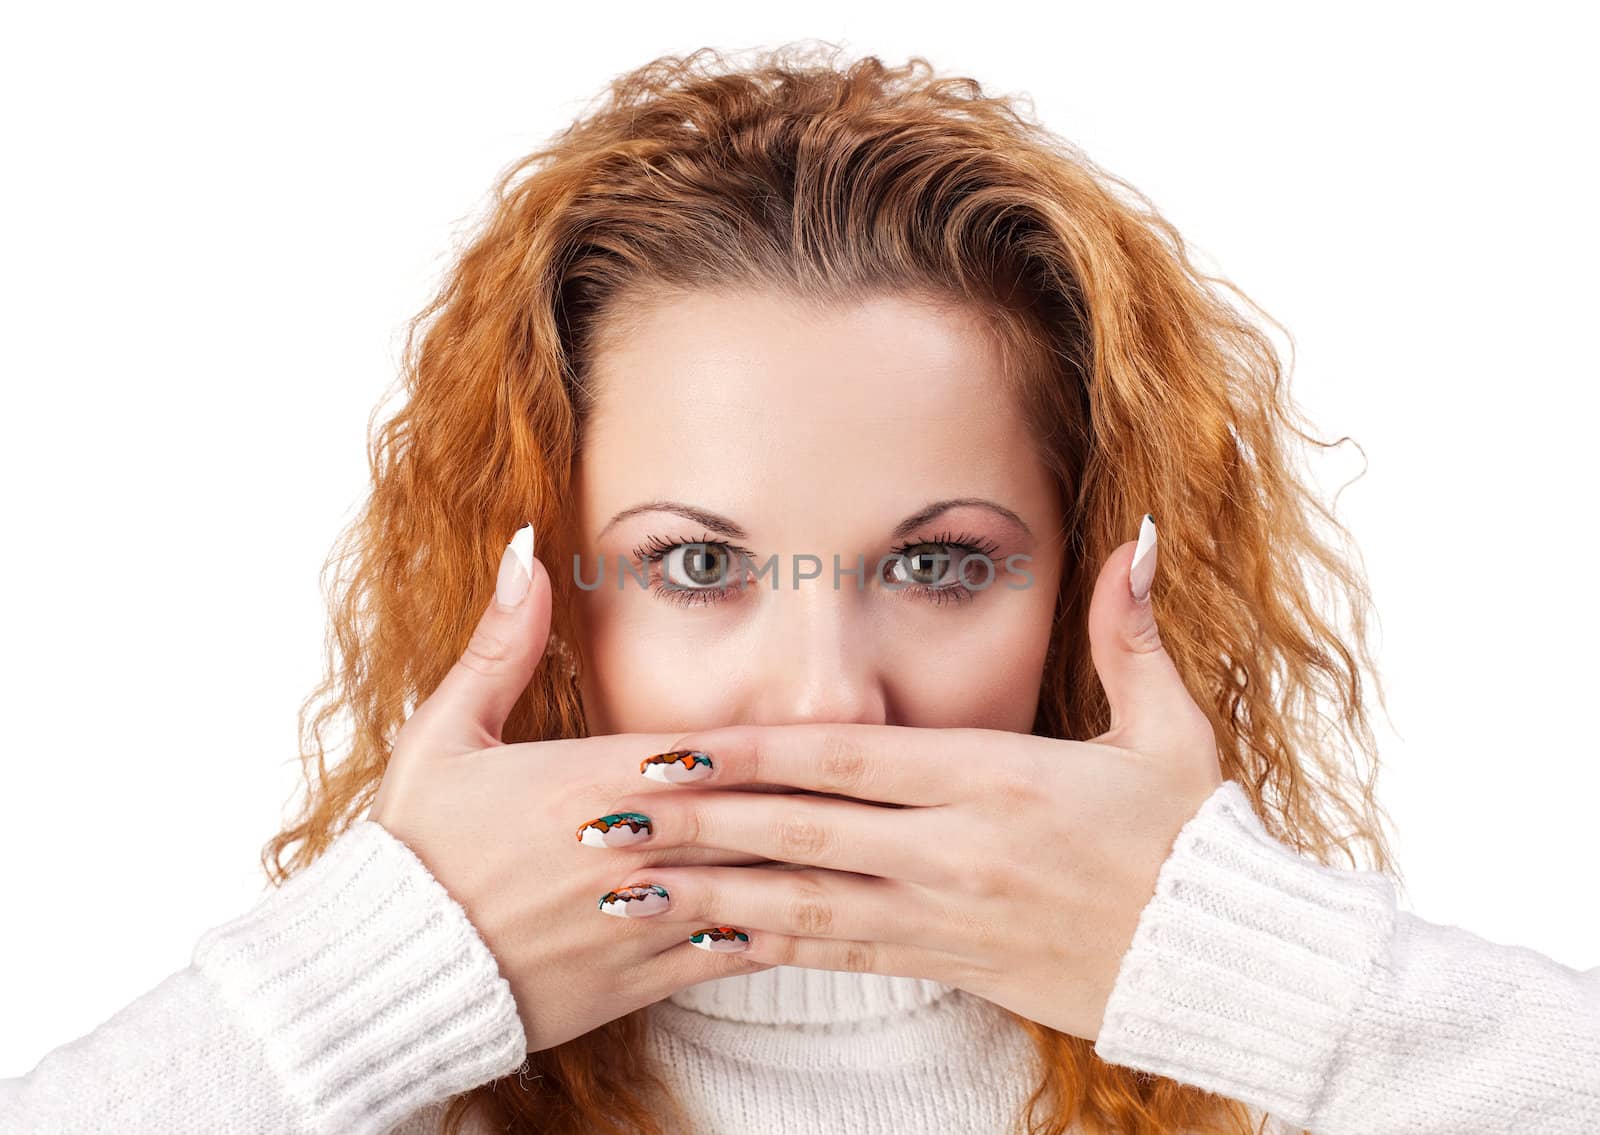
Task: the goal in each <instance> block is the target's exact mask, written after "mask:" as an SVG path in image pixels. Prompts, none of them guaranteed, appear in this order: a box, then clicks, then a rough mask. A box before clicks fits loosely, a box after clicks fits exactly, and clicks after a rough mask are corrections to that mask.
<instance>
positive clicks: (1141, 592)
mask: <svg viewBox="0 0 1600 1135" xmlns="http://www.w3.org/2000/svg"><path fill="white" fill-rule="evenodd" d="M1155 577H1156V522H1155V519H1154V518H1153V517H1152V516H1151V515H1150V514H1149V513H1148V512H1147V513H1145V514H1144V520H1143V521H1142V522H1141V523H1140V525H1139V545H1138V547H1136V548H1134V550H1133V564H1132V566H1131V567H1130V568H1129V569H1128V589H1129V590H1130V591H1132V592H1133V598H1134V600H1135V601H1136V602H1139V603H1143V602H1144V601H1145V600H1146V599H1147V598H1149V596H1150V584H1151V582H1152V581H1153V580H1154V579H1155Z"/></svg>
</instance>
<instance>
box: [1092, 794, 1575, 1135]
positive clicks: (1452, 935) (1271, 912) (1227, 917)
mask: <svg viewBox="0 0 1600 1135" xmlns="http://www.w3.org/2000/svg"><path fill="white" fill-rule="evenodd" d="M1095 1052H1096V1053H1097V1054H1098V1055H1099V1056H1100V1057H1101V1058H1102V1059H1105V1060H1107V1061H1110V1062H1112V1063H1115V1064H1121V1065H1125V1066H1128V1067H1132V1068H1136V1069H1140V1070H1142V1071H1147V1072H1152V1073H1155V1074H1158V1075H1162V1076H1168V1077H1171V1078H1172V1079H1175V1080H1180V1081H1182V1082H1184V1083H1188V1084H1194V1085H1197V1086H1199V1087H1202V1088H1205V1089H1207V1090H1210V1091H1214V1092H1217V1093H1219V1094H1222V1095H1225V1096H1228V1097H1230V1098H1232V1099H1237V1100H1241V1101H1243V1102H1246V1103H1249V1104H1253V1105H1256V1106H1258V1107H1260V1108H1262V1109H1264V1110H1266V1111H1268V1112H1270V1113H1271V1114H1273V1115H1274V1116H1277V1117H1278V1118H1280V1119H1282V1120H1284V1121H1286V1122H1288V1123H1291V1124H1295V1125H1299V1126H1304V1127H1305V1128H1307V1129H1309V1130H1311V1131H1313V1132H1316V1133H1317V1135H1358V1133H1366V1132H1371V1133H1374V1135H1378V1133H1382V1135H1395V1133H1416V1135H1423V1133H1434V1132H1438V1133H1439V1135H1444V1133H1447V1132H1448V1133H1451V1135H1468V1133H1472V1132H1512V1131H1516V1132H1522V1131H1537V1132H1539V1133H1540V1135H1567V1133H1572V1135H1579V1133H1584V1135H1590V1133H1593V1132H1595V1131H1600V967H1596V968H1593V969H1589V970H1587V971H1576V970H1572V969H1569V968H1567V967H1565V966H1562V965H1560V964H1558V963H1557V962H1555V961H1553V960H1552V959H1550V958H1547V957H1545V956H1543V955H1542V954H1538V953H1536V952H1534V951H1533V950H1529V949H1526V948H1524V947H1520V946H1503V945H1498V944H1495V943H1492V942H1489V941H1486V940H1485V939H1483V938H1480V937H1478V936H1476V935H1474V934H1471V933H1469V932H1468V931H1466V930H1463V929H1461V928H1459V927H1455V926H1443V925H1435V924H1432V923H1429V922H1425V921H1423V920H1422V919H1420V918H1418V917H1416V916H1415V915H1413V914H1411V913H1409V912H1407V911H1402V910H1399V909H1397V907H1396V903H1395V891H1394V886H1393V883H1392V882H1391V881H1390V880H1389V879H1388V878H1387V877H1386V876H1384V875H1381V874H1379V873H1377V872H1371V871H1351V870H1343V869H1339V868H1334V867H1329V866H1326V865H1324V864H1321V863H1317V862H1315V861H1313V860H1310V859H1307V858H1304V857H1302V856H1300V855H1297V854H1295V853H1294V852H1293V851H1292V850H1291V849H1289V848H1287V847H1285V846H1284V845H1283V844H1281V843H1279V842H1277V841H1276V840H1274V839H1273V838H1272V837H1271V835H1270V834H1269V833H1268V832H1267V831H1266V829H1265V828H1264V827H1263V826H1262V824H1261V822H1260V820H1259V818H1258V817H1257V816H1256V814H1255V812H1254V810H1253V809H1252V807H1251V804H1250V800H1249V797H1248V796H1246V794H1245V792H1244V790H1243V788H1241V787H1240V786H1239V785H1238V784H1237V783H1235V782H1233V781H1225V782H1223V784H1222V785H1220V786H1219V787H1218V789H1217V790H1216V791H1215V792H1214V793H1213V794H1212V795H1211V796H1210V797H1209V798H1208V799H1207V800H1206V802H1205V804H1204V805H1203V806H1202V807H1201V808H1200V809H1199V811H1198V812H1197V813H1196V814H1195V816H1193V817H1192V818H1191V819H1190V821H1189V822H1188V823H1187V824H1186V825H1185V826H1184V828H1183V829H1182V830H1181V831H1180V832H1179V834H1178V836H1177V838H1176V840H1175V841H1174V844H1173V847H1172V849H1171V851H1170V853H1169V855H1168V858H1167V860H1166V861H1165V862H1164V863H1163V864H1162V867H1161V871H1160V873H1159V876H1158V878H1157V881H1156V886H1155V894H1154V896H1153V897H1152V898H1151V900H1150V902H1149V903H1148V904H1147V905H1146V907H1145V909H1144V910H1143V912H1142V913H1141V915H1140V919H1139V922H1138V925H1137V928H1136V930H1135V932H1134V937H1133V941H1132V943H1131V945H1130V948H1129V950H1128V952H1127V953H1126V954H1125V955H1124V957H1123V960H1122V966H1121V969H1120V970H1119V971H1118V974H1117V978H1116V983H1115V985H1114V986H1113V988H1112V991H1111V995H1110V998H1109V1000H1108V1002H1107V1004H1106V1011H1105V1018H1104V1022H1103V1024H1102V1027H1101V1031H1100V1035H1099V1037H1098V1038H1097V1040H1096V1042H1095Z"/></svg>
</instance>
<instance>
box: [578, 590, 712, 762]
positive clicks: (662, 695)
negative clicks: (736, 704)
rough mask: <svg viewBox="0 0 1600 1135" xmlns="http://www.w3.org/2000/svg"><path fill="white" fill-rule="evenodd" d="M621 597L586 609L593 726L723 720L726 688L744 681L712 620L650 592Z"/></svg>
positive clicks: (668, 728) (608, 728) (673, 727)
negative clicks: (722, 646)
mask: <svg viewBox="0 0 1600 1135" xmlns="http://www.w3.org/2000/svg"><path fill="white" fill-rule="evenodd" d="M630 586H632V585H631V584H630ZM626 598H627V600H629V602H626V603H616V604H596V605H594V606H592V607H591V608H590V609H589V611H588V612H587V613H586V615H585V624H584V625H585V633H586V636H587V641H588V646H589V659H590V664H589V668H588V670H586V672H585V674H584V681H583V695H584V709H585V716H586V717H587V718H588V724H589V729H590V732H592V733H596V734H600V733H672V732H684V731H687V730H690V729H701V728H710V727H712V726H715V725H722V724H727V722H726V720H724V719H725V718H726V716H727V710H728V705H729V696H730V692H731V691H733V690H735V689H737V688H738V685H739V683H740V682H741V681H742V679H741V677H740V673H739V668H738V667H730V666H729V665H728V664H727V660H726V655H727V651H726V650H721V649H719V648H718V636H717V635H716V634H715V633H714V627H715V624H716V620H715V618H714V617H713V618H710V619H696V618H695V617H694V616H693V614H690V615H689V616H687V617H686V616H685V614H684V613H683V612H680V611H678V610H677V609H676V608H674V607H671V606H670V605H668V604H666V603H663V602H661V601H659V600H656V599H653V598H647V597H644V596H635V595H628V596H627V597H626Z"/></svg>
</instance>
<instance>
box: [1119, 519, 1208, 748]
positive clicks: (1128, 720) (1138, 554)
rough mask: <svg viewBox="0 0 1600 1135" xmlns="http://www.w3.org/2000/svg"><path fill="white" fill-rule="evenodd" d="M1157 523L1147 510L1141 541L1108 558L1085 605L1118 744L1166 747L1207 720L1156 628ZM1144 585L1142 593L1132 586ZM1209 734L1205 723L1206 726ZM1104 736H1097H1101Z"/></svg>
mask: <svg viewBox="0 0 1600 1135" xmlns="http://www.w3.org/2000/svg"><path fill="white" fill-rule="evenodd" d="M1156 546H1157V540H1156V527H1155V521H1154V519H1153V518H1152V517H1151V516H1150V515H1149V514H1148V513H1146V514H1145V517H1144V520H1143V522H1142V523H1141V524H1140V526H1139V539H1138V540H1137V541H1129V542H1128V543H1126V544H1123V545H1121V546H1120V547H1118V548H1117V549H1116V551H1114V552H1113V553H1112V554H1111V556H1110V557H1109V558H1108V559H1107V560H1106V563H1105V565H1104V566H1103V567H1102V568H1101V569H1100V575H1099V578H1098V579H1097V580H1096V581H1095V588H1094V595H1093V597H1092V598H1091V600H1090V603H1089V649H1090V654H1091V656H1092V658H1093V660H1094V668H1095V672H1096V674H1097V675H1098V676H1099V678H1100V685H1101V686H1102V687H1103V688H1104V689H1105V692H1106V701H1107V703H1108V705H1109V706H1110V710H1111V728H1110V729H1109V730H1108V731H1107V734H1110V733H1115V734H1116V736H1117V740H1118V741H1119V743H1124V744H1127V745H1128V746H1129V747H1131V748H1138V749H1141V750H1143V749H1146V748H1148V749H1150V750H1152V751H1164V750H1165V749H1166V748H1168V747H1171V746H1176V745H1177V744H1178V743H1179V742H1181V741H1183V740H1184V739H1185V738H1187V737H1188V735H1189V732H1190V731H1191V730H1192V729H1194V728H1195V727H1196V725H1197V724H1198V723H1205V722H1207V718H1206V717H1205V714H1204V712H1203V711H1202V710H1201V709H1200V707H1199V706H1198V705H1196V704H1195V701H1194V698H1193V697H1192V696H1191V695H1190V693H1189V689H1188V687H1187V686H1185V685H1184V682H1183V677H1182V675H1181V674H1179V672H1178V668H1177V666H1176V665H1175V664H1174V663H1173V661H1172V658H1171V656H1170V655H1168V654H1167V650H1166V647H1165V646H1164V645H1163V644H1162V641H1161V632H1160V629H1159V628H1158V627H1157V625H1156V617H1155V607H1154V605H1153V604H1152V603H1151V601H1150V594H1149V590H1148V589H1149V587H1150V584H1151V582H1152V581H1153V579H1154V575H1155V565H1156ZM1136 587H1139V588H1140V589H1142V590H1144V592H1145V596H1144V598H1143V599H1142V600H1141V599H1138V598H1135V596H1134V589H1135V588H1136ZM1205 727H1206V729H1207V731H1208V732H1209V729H1210V726H1209V723H1207V724H1206V726H1205ZM1107 734H1102V736H1105V735H1107Z"/></svg>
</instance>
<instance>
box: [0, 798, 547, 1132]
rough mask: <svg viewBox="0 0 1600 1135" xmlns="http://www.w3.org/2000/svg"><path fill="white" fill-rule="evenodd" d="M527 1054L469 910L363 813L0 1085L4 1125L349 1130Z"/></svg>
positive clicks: (369, 1126)
mask: <svg viewBox="0 0 1600 1135" xmlns="http://www.w3.org/2000/svg"><path fill="white" fill-rule="evenodd" d="M525 1054H526V1042H525V1038H524V1035H523V1031H522V1022H521V1019H520V1018H519V1017H518V1016H517V1008H516V1004H515V1002H514V1000H513V999H512V996H511V988H510V986H509V984H507V982H506V981H505V980H504V979H503V978H502V977H501V976H500V974H499V970H498V967H497V966H496V964H495V960H494V957H493V955H491V954H490V952H489V950H488V947H487V946H485V945H484V942H483V940H482V938H480V937H479V936H478V933H477V931H476V930H475V929H474V928H473V926H472V924H471V923H470V922H469V921H468V920H467V916H466V912H465V911H464V910H463V909H462V908H461V906H460V905H459V904H458V903H456V902H455V901H454V900H453V899H451V898H450V896H449V895H448V894H447V893H446V892H445V890H444V888H443V887H442V886H440V884H439V883H438V881H437V880H435V879H434V878H433V876H432V875H431V874H429V873H428V870H427V868H426V867H425V866H424V865H423V864H422V862H421V860H419V859H418V858H417V857H416V856H415V855H414V854H413V853H412V852H411V851H410V849H409V848H407V847H406V846H405V845H404V844H402V843H400V842H399V841H398V840H395V839H394V838H393V837H391V836H390V835H389V834H388V833H387V832H385V831H384V830H383V829H382V828H381V827H379V826H378V825H377V824H374V823H371V822H370V821H362V822H360V823H357V824H356V825H354V826H353V827H352V828H351V829H350V830H349V831H348V832H346V833H345V834H344V835H342V836H341V837H340V838H339V839H338V840H336V841H335V842H334V843H333V845H332V846H331V847H330V848H329V849H328V850H327V851H326V853H325V854H323V855H322V856H321V857H320V858H318V859H317V860H316V861H315V862H313V863H312V864H311V865H310V866H309V867H307V868H306V869H305V870H304V871H302V872H300V873H299V874H297V875H295V876H292V877H291V878H290V879H289V880H288V881H287V882H286V883H285V884H284V885H283V886H282V887H279V888H278V889H276V890H274V891H272V892H271V893H269V894H268V895H267V896H266V897H265V898H264V899H262V900H261V902H260V903H259V904H257V906H256V907H255V909H254V910H252V911H250V912H249V913H248V914H246V915H244V916H243V917H240V918H238V919H235V920H233V921H232V922H229V923H227V924H225V925H223V926H219V927H217V928H215V929H213V930H211V931H209V932H207V933H206V934H205V935H204V936H203V937H202V938H201V939H200V941H199V944H198V945H197V946H196V947H195V951H194V957H193V960H192V962H191V965H190V967H189V968H188V969H186V970H183V971H180V972H179V973H177V974H174V975H173V976H172V977H169V978H168V979H167V980H166V981H165V982H164V983H163V984H162V985H160V986H158V987H157V988H156V989H155V990H153V991H152V992H150V993H148V994H146V995H145V996H144V997H142V998H140V999H139V1000H138V1001H136V1002H134V1003H133V1004H132V1005H130V1006H129V1007H128V1008H126V1009H125V1010H123V1011H122V1012H121V1013H119V1014H118V1015H117V1016H116V1017H114V1018H112V1019H111V1020H110V1021H108V1022H107V1023H106V1024H105V1025H102V1026H101V1027H100V1028H99V1029H97V1030H95V1032H94V1033H92V1034H91V1035H90V1036H88V1037H86V1038H83V1039H82V1040H79V1041H75V1042H73V1043H72V1044H69V1045H65V1046H63V1047H62V1048H60V1049H57V1050H56V1051H55V1052H52V1053H51V1054H49V1055H48V1056H47V1057H46V1058H45V1059H44V1060H43V1061H41V1062H40V1064H39V1065H38V1066H37V1067H36V1068H35V1069H34V1070H33V1072H31V1073H30V1074H29V1075H28V1076H26V1077H24V1078H22V1079H20V1080H8V1081H3V1082H0V1131H4V1132H6V1133H7V1135H10V1133H11V1132H22V1131H30V1132H31V1131H40V1132H45V1131H48V1132H61V1133H63V1135H65V1133H70V1132H89V1131H117V1132H135V1131H139V1132H142V1131H152V1132H154V1131H164V1132H200V1131H206V1132H222V1131H229V1132H234V1131H236V1132H267V1131H276V1132H335V1131H337V1132H349V1133H352V1135H362V1133H366V1132H381V1131H384V1130H385V1129H387V1128H389V1127H390V1126H392V1125H393V1124H394V1123H395V1122H396V1121H398V1120H400V1119H401V1118H403V1117H404V1116H405V1115H407V1114H409V1113H411V1112H413V1111H415V1110H416V1109H417V1108H419V1107H422V1106H424V1105H426V1104H428V1103H431V1102H433V1101H434V1100H437V1099H441V1098H444V1097H446V1096H448V1095H450V1094H452V1093H455V1092H459V1091H464V1090H466V1089H467V1088H470V1087H472V1086H473V1085H475V1084H479V1083H482V1082H484V1081H485V1080H489V1079H493V1078H494V1077H496V1076H500V1075H504V1074H505V1073H507V1072H510V1071H512V1070H514V1069H515V1068H516V1067H517V1066H518V1065H519V1064H520V1063H521V1062H522V1060H523V1058H524V1056H525Z"/></svg>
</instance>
